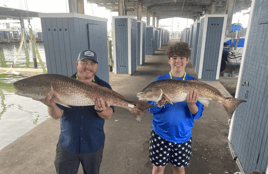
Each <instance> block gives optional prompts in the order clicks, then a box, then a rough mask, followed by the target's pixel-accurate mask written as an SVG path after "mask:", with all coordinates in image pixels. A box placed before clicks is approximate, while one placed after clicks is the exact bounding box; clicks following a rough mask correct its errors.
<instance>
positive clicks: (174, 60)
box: [149, 42, 204, 174]
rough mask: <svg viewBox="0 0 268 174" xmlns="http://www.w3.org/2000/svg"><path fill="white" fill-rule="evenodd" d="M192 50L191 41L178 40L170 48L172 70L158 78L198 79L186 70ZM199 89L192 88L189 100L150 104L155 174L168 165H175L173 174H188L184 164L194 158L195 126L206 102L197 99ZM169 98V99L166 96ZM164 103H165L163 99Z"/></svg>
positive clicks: (153, 170)
mask: <svg viewBox="0 0 268 174" xmlns="http://www.w3.org/2000/svg"><path fill="white" fill-rule="evenodd" d="M190 53H191V50H190V49H189V45H188V43H185V42H177V43H175V44H174V45H172V46H170V47H169V48H168V50H167V56H168V63H169V65H170V68H171V70H170V72H169V73H167V74H164V75H162V76H160V77H158V78H156V79H155V81H158V80H163V79H178V80H195V78H194V77H192V76H190V75H189V74H187V73H186V71H185V67H186V65H187V63H188V62H189V56H190ZM198 97H199V95H198V92H197V91H192V92H190V93H189V94H188V95H187V96H186V101H183V102H177V103H173V105H172V104H170V103H166V104H165V105H164V106H163V107H158V106H157V105H158V103H156V102H152V101H150V102H149V103H150V104H152V105H155V106H156V107H153V108H150V109H149V112H150V113H152V114H153V121H152V123H153V130H152V132H151V138H150V147H149V158H150V161H151V163H152V164H153V169H152V174H163V173H164V170H165V166H166V165H167V164H168V163H169V162H170V163H171V164H172V169H173V174H185V169H184V167H185V166H187V165H188V164H189V162H190V158H191V142H192V127H193V125H194V120H195V119H199V118H200V117H201V116H202V113H203V110H204V105H203V104H202V103H200V102H199V101H197V100H198ZM166 101H167V99H166ZM164 103H165V102H164Z"/></svg>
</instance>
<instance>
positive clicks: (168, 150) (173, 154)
mask: <svg viewBox="0 0 268 174" xmlns="http://www.w3.org/2000/svg"><path fill="white" fill-rule="evenodd" d="M191 143H192V137H191V138H190V139H189V140H188V141H187V142H185V143H173V142H169V141H167V140H164V139H163V138H161V137H160V136H158V135H157V134H156V133H155V132H154V131H153V130H152V132H151V138H150V147H149V158H150V161H151V163H152V164H153V165H155V166H159V167H160V166H165V165H167V164H168V163H169V162H170V163H171V164H172V165H174V166H176V167H184V166H187V165H188V164H189V162H190V158H191V153H192V152H191Z"/></svg>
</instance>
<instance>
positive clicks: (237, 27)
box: [231, 24, 244, 33]
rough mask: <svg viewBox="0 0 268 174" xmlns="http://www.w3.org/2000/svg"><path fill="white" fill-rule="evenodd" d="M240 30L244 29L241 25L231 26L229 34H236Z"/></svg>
mask: <svg viewBox="0 0 268 174" xmlns="http://www.w3.org/2000/svg"><path fill="white" fill-rule="evenodd" d="M241 29H244V28H243V27H242V26H241V25H239V24H232V26H231V33H232V32H236V31H239V30H241Z"/></svg>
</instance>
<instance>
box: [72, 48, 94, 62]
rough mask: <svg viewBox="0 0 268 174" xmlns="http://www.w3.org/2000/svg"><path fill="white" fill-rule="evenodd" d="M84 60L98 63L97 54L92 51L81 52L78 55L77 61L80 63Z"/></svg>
mask: <svg viewBox="0 0 268 174" xmlns="http://www.w3.org/2000/svg"><path fill="white" fill-rule="evenodd" d="M84 59H91V60H93V61H94V62H96V63H98V57H97V54H96V53H95V52H94V51H92V50H83V51H81V52H80V53H79V55H78V58H77V61H81V60H84Z"/></svg>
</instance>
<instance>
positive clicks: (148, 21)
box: [146, 9, 151, 26]
mask: <svg viewBox="0 0 268 174" xmlns="http://www.w3.org/2000/svg"><path fill="white" fill-rule="evenodd" d="M146 16H147V17H146V18H147V26H149V25H150V17H151V15H150V11H149V10H148V9H147V15H146Z"/></svg>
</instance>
